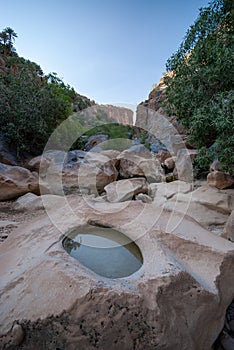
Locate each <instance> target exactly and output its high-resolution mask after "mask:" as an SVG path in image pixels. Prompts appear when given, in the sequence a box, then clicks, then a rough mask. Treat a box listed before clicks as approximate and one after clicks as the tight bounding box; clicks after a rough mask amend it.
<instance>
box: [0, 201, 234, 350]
mask: <svg viewBox="0 0 234 350" xmlns="http://www.w3.org/2000/svg"><path fill="white" fill-rule="evenodd" d="M63 200H64V203H62V202H61V203H58V202H57V201H56V200H55V202H54V205H52V203H51V202H50V208H51V210H49V211H48V214H49V217H47V216H44V217H40V219H37V220H34V221H33V222H31V223H30V224H27V225H25V226H24V227H21V229H19V230H18V231H17V232H15V233H14V235H12V236H10V237H9V238H8V239H7V240H6V241H5V242H4V243H3V244H2V245H1V246H0V274H1V279H0V290H1V299H0V308H1V313H0V347H1V348H4V347H5V346H7V345H8V346H9V345H13V344H12V343H9V342H10V339H14V341H15V342H16V343H17V345H14V346H15V347H12V348H13V349H14V348H15V349H16V348H17V347H16V346H19V345H20V347H21V348H22V349H28V350H29V349H30V350H31V349H49V350H50V349H51V350H52V349H53V350H54V349H56V348H60V349H68V350H70V349H71V350H73V349H74V350H75V349H81V350H86V349H88V350H89V349H91V350H92V349H95V348H97V347H99V348H100V349H103V350H109V349H116V350H119V349H126V350H129V349H134V348H135V349H139V350H142V349H146V350H154V349H156V348H158V349H161V350H163V349H168V350H170V349H176V350H177V349H178V350H181V349H182V350H188V349H191V350H198V349H211V346H212V344H213V343H214V341H215V339H216V338H217V336H218V334H219V332H220V331H221V329H222V326H223V321H224V317H225V309H226V308H227V306H228V305H229V304H230V302H231V301H232V299H233V289H234V271H233V263H234V251H233V244H232V243H231V242H229V241H227V240H225V239H223V238H220V237H218V236H215V235H213V234H212V233H211V232H209V231H207V230H205V229H204V228H202V227H201V226H200V225H199V224H198V223H197V222H195V221H194V220H192V219H191V218H189V217H187V216H184V215H181V214H177V213H174V214H173V216H171V215H172V213H171V212H169V211H162V210H161V208H157V207H156V206H155V205H154V204H152V205H151V204H150V205H149V204H144V203H142V202H136V201H130V202H124V203H105V202H102V201H96V200H93V199H89V201H88V199H87V198H86V199H82V198H81V197H79V196H74V197H73V196H70V197H67V198H66V199H63ZM67 204H69V206H70V209H71V210H69V208H68V206H67ZM45 205H46V203H45ZM107 211H108V215H107ZM142 214H143V215H142ZM170 216H171V218H172V221H169V220H168V217H170ZM90 220H92V222H93V223H95V222H96V223H98V224H99V225H101V224H103V225H106V226H107V225H108V224H109V226H111V227H114V228H115V229H116V230H119V231H121V232H123V233H124V234H126V235H127V236H129V237H130V238H131V239H133V240H136V241H137V244H138V246H139V248H140V249H141V252H142V255H143V260H144V262H143V266H142V268H141V269H140V270H139V271H137V272H136V273H135V274H133V275H131V276H129V277H127V278H121V279H108V278H104V277H102V276H99V275H96V274H95V273H94V272H92V271H90V270H89V269H87V268H85V267H84V266H82V265H81V264H80V263H79V262H78V261H77V260H75V259H73V258H72V257H71V256H70V255H69V254H67V253H66V252H65V251H64V250H63V247H62V237H63V236H61V235H62V234H68V232H70V231H71V229H74V227H77V223H79V224H78V225H79V228H82V226H80V225H81V224H86V223H88V222H90ZM53 223H54V224H53ZM32 247H33V248H32ZM25 252H27V259H25V258H24V256H25ZM35 295H36V297H35ZM172 315H173V317H172ZM16 324H17V326H15V325H16ZM18 325H19V326H20V327H19V326H18ZM172 334H176V336H175V337H174V336H173V337H172V336H171V335H172ZM198 334H199V336H198ZM11 336H12V337H11ZM16 343H15V344H16Z"/></svg>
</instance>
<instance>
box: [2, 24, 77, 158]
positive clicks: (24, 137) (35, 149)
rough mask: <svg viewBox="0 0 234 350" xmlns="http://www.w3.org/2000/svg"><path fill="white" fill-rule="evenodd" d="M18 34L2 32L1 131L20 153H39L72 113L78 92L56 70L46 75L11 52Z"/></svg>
mask: <svg viewBox="0 0 234 350" xmlns="http://www.w3.org/2000/svg"><path fill="white" fill-rule="evenodd" d="M5 34H8V39H7V40H5V39H4V38H5V37H4V35H5ZM15 37H16V34H15V33H14V31H13V30H10V28H6V29H5V30H4V31H3V32H2V33H0V38H1V40H0V45H1V46H0V49H1V51H0V130H1V132H2V133H3V134H4V136H5V139H6V141H7V142H9V143H11V144H13V145H15V147H16V149H17V152H18V155H20V154H22V151H27V152H30V153H33V154H39V153H40V152H42V151H43V148H44V146H45V144H46V142H47V140H48V138H49V136H50V134H51V133H52V132H53V130H54V129H55V128H56V127H57V126H58V125H59V124H60V123H61V122H62V121H63V120H65V119H66V118H67V117H68V116H69V115H70V114H71V113H72V102H73V101H75V99H76V95H77V94H76V92H75V90H74V89H73V88H71V87H70V86H69V85H65V84H64V83H63V81H62V80H61V79H60V78H58V77H57V75H56V74H55V73H52V74H49V75H47V76H45V75H44V74H43V71H42V70H41V68H40V66H38V65H37V64H36V63H34V62H31V61H29V60H25V59H24V58H22V57H18V55H17V54H16V53H15V54H12V52H13V44H12V43H13V39H14V38H15ZM4 40H5V41H4ZM6 48H8V49H6Z"/></svg>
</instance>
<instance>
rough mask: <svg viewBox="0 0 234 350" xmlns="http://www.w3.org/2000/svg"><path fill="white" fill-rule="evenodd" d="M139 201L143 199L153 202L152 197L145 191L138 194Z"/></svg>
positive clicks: (144, 201) (143, 200) (146, 201)
mask: <svg viewBox="0 0 234 350" xmlns="http://www.w3.org/2000/svg"><path fill="white" fill-rule="evenodd" d="M136 200H137V201H142V202H143V203H149V204H150V203H152V198H151V197H150V196H148V195H147V194H145V193H139V194H137V195H136Z"/></svg>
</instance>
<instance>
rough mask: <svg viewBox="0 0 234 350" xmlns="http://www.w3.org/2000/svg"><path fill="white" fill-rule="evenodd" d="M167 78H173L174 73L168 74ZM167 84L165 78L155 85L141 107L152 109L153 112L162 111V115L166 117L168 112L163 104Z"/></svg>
mask: <svg viewBox="0 0 234 350" xmlns="http://www.w3.org/2000/svg"><path fill="white" fill-rule="evenodd" d="M167 76H170V77H171V76H173V73H172V72H169V73H167ZM166 88H167V86H166V84H165V80H164V77H162V78H161V79H160V81H159V83H158V84H155V85H154V86H153V88H152V89H151V91H150V93H149V96H148V99H147V100H145V101H144V102H141V103H140V104H139V106H143V107H147V108H150V109H152V110H153V111H158V110H159V109H160V113H162V114H164V115H166V112H165V111H164V109H163V107H162V102H163V101H164V100H165V91H166Z"/></svg>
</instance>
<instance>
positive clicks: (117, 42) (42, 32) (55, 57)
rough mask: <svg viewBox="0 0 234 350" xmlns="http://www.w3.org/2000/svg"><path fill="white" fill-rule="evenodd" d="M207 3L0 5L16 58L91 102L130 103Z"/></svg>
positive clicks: (58, 0) (31, 0)
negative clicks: (55, 77) (35, 65)
mask: <svg viewBox="0 0 234 350" xmlns="http://www.w3.org/2000/svg"><path fill="white" fill-rule="evenodd" d="M208 2H209V1H208V0H116V1H113V0H11V1H5V0H4V1H3V0H0V8H1V15H2V16H0V31H1V30H3V29H4V28H5V27H11V28H13V29H14V30H15V32H16V33H17V34H18V38H17V39H16V42H15V47H16V50H17V52H18V54H19V55H20V56H23V57H25V58H27V59H30V60H32V61H34V62H36V63H38V64H39V65H40V66H41V68H42V70H43V71H44V73H45V74H47V73H49V72H56V73H57V74H58V76H59V77H60V78H62V79H63V81H64V82H65V83H66V84H69V85H70V86H73V87H74V88H75V90H76V91H77V92H78V93H80V94H82V95H85V96H87V97H89V98H90V99H92V100H95V101H96V102H97V103H104V104H138V103H140V102H141V101H143V100H145V99H147V96H148V94H149V92H150V90H151V88H152V85H153V84H155V83H157V82H159V80H160V78H161V76H162V73H163V72H165V71H166V67H165V64H166V61H167V59H168V58H169V57H170V56H171V55H172V54H173V53H174V52H175V51H176V50H177V49H178V47H179V45H180V43H181V42H182V40H183V38H184V36H185V34H186V31H187V30H188V28H189V27H190V25H192V24H193V23H194V21H195V19H196V18H197V16H198V14H199V8H201V7H204V6H207V5H208Z"/></svg>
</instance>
